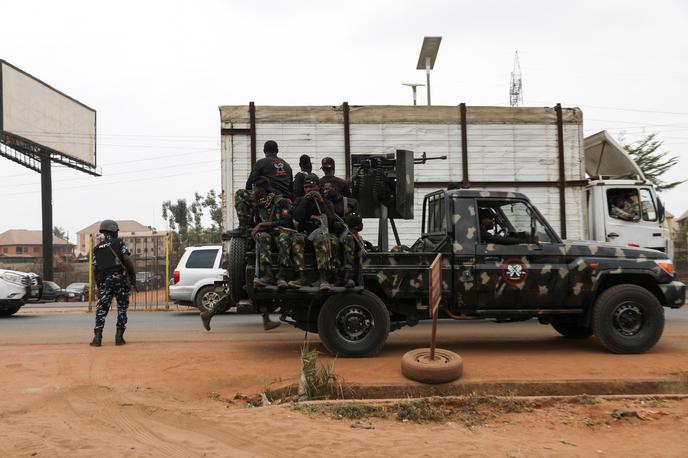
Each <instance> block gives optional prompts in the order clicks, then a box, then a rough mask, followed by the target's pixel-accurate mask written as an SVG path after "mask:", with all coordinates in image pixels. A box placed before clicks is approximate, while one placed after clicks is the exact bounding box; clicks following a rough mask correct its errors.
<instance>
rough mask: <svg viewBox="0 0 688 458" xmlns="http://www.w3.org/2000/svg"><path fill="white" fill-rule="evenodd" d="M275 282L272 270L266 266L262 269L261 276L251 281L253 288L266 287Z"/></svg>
mask: <svg viewBox="0 0 688 458" xmlns="http://www.w3.org/2000/svg"><path fill="white" fill-rule="evenodd" d="M274 281H275V276H274V275H273V274H272V268H271V267H270V265H269V264H268V265H267V266H265V267H264V268H263V276H262V277H260V278H255V279H254V280H253V285H254V286H268V285H272V283H273V282H274Z"/></svg>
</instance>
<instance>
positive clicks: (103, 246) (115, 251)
mask: <svg viewBox="0 0 688 458" xmlns="http://www.w3.org/2000/svg"><path fill="white" fill-rule="evenodd" d="M93 256H94V257H95V260H96V272H97V273H103V272H121V271H122V266H123V263H122V241H121V240H120V239H115V238H112V239H109V240H104V241H102V242H100V243H99V244H98V245H96V246H95V247H94V248H93Z"/></svg>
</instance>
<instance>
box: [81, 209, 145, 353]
mask: <svg viewBox="0 0 688 458" xmlns="http://www.w3.org/2000/svg"><path fill="white" fill-rule="evenodd" d="M118 231H119V227H118V226H117V223H116V222H115V221H112V220H110V219H106V220H105V221H103V222H102V223H100V233H101V234H103V235H104V237H105V238H104V240H103V241H102V242H100V243H98V244H97V245H96V246H95V247H94V248H93V271H94V274H95V279H96V283H97V285H98V304H97V305H96V327H95V328H94V329H93V334H94V335H93V340H92V341H91V344H90V345H91V346H92V347H100V345H101V342H102V340H103V327H104V326H105V317H106V316H107V314H108V312H109V311H110V304H111V303H112V298H113V297H115V298H116V299H117V334H116V335H115V345H124V344H125V343H126V342H125V341H124V329H125V328H126V324H127V307H129V290H130V286H129V284H131V287H133V288H136V271H135V269H134V263H133V262H132V261H131V258H130V257H129V256H130V255H131V252H130V251H129V248H127V246H126V245H125V244H124V242H123V241H122V239H120V238H118V237H117V233H118Z"/></svg>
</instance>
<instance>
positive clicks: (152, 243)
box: [76, 220, 169, 259]
mask: <svg viewBox="0 0 688 458" xmlns="http://www.w3.org/2000/svg"><path fill="white" fill-rule="evenodd" d="M100 223H101V221H96V222H95V223H93V224H91V225H90V226H88V227H85V228H83V229H81V230H80V231H78V232H77V233H76V234H77V254H78V255H79V256H86V255H88V236H89V234H90V235H92V236H93V243H94V244H95V243H97V241H98V240H100V237H102V235H101V234H100V232H99V231H98V229H99V228H100ZM117 225H118V226H119V237H120V238H121V239H122V240H124V243H126V244H127V246H128V247H129V249H130V250H131V253H132V255H133V256H134V257H136V258H139V259H141V258H154V257H165V236H166V235H167V233H168V232H169V231H158V230H156V229H155V228H153V227H150V226H144V225H143V224H141V223H139V222H137V221H134V220H121V221H117Z"/></svg>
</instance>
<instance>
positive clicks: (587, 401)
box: [576, 394, 600, 406]
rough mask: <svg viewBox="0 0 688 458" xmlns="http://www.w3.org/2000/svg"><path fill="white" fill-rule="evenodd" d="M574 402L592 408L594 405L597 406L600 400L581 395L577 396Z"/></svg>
mask: <svg viewBox="0 0 688 458" xmlns="http://www.w3.org/2000/svg"><path fill="white" fill-rule="evenodd" d="M576 402H577V403H578V404H583V405H586V406H592V405H595V404H599V403H600V400H599V399H597V398H593V397H592V396H588V395H587V394H581V395H579V396H576Z"/></svg>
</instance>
